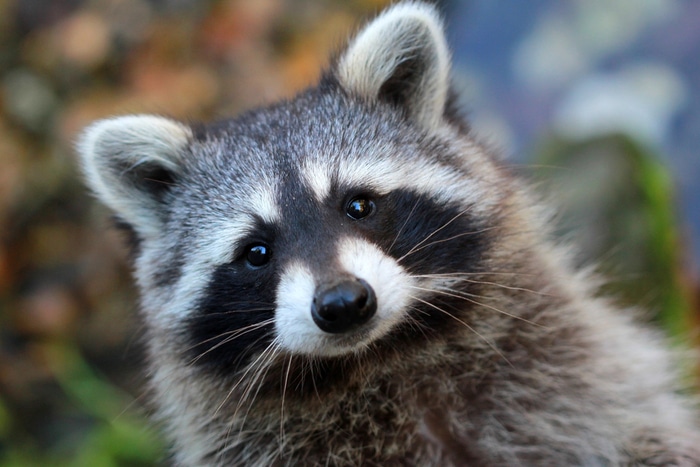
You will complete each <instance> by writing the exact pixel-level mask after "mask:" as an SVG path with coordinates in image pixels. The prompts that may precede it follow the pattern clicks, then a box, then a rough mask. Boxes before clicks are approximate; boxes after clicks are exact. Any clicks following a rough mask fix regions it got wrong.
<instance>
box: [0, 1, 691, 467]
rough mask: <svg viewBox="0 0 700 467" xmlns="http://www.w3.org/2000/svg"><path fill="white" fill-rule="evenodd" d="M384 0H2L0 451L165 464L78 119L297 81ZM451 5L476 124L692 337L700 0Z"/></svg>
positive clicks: (126, 295) (122, 273)
mask: <svg viewBox="0 0 700 467" xmlns="http://www.w3.org/2000/svg"><path fill="white" fill-rule="evenodd" d="M387 3H388V2H386V1H384V0H358V1H354V2H348V1H341V0H317V1H310V0H256V1H255V2H253V1H244V0H217V1H194V0H92V1H87V0H51V1H48V0H0V467H6V466H33V465H37V466H38V465H41V466H47V465H48V466H53V465H55V466H82V465H85V466H121V465H124V466H131V465H134V466H138V465H143V466H149V465H158V463H159V459H161V458H162V453H163V442H162V441H161V440H160V438H159V437H158V435H157V433H156V432H155V431H154V430H151V429H149V428H148V424H147V422H146V417H147V415H148V408H147V404H145V401H144V400H143V399H144V395H145V393H144V392H145V391H144V385H143V378H144V374H143V372H142V370H140V368H141V366H142V365H141V362H142V345H141V342H140V339H139V335H140V324H139V322H138V319H137V317H136V311H137V310H136V305H135V304H136V296H135V291H134V287H133V285H132V283H131V279H130V277H129V273H130V270H129V265H128V262H127V260H126V254H125V250H124V249H123V247H122V246H121V243H120V240H121V239H120V238H119V235H117V233H116V232H115V231H114V230H112V229H111V228H110V221H109V213H107V212H106V211H105V210H104V209H103V208H101V207H100V206H97V205H96V203H94V202H93V200H92V199H91V198H90V196H89V194H88V193H86V190H85V188H84V187H83V185H82V183H81V181H80V177H79V174H78V171H77V169H76V161H75V155H74V153H73V149H72V145H73V142H74V141H75V138H76V135H77V133H78V132H79V131H80V129H81V128H83V127H84V126H85V125H87V124H89V123H90V122H91V121H92V120H94V119H97V118H101V117H106V116H110V115H115V114H124V113H136V112H149V113H158V114H163V115H168V116H172V117H175V118H180V119H185V120H200V119H213V118H220V117H223V116H230V115H233V114H236V113H238V112H240V111H242V110H244V109H246V108H249V107H252V106H256V105H260V104H264V103H266V102H270V101H272V100H275V99H277V98H280V97H287V96H291V95H293V94H294V92H295V91H297V90H299V89H301V88H303V87H304V86H306V85H308V84H310V83H313V82H314V80H315V79H316V78H317V76H318V74H319V70H320V69H321V67H323V66H324V65H325V64H327V57H328V54H329V53H331V52H332V51H335V50H337V49H338V47H340V46H341V45H342V44H343V43H344V41H345V38H346V37H347V35H348V34H350V33H351V32H352V31H353V30H354V29H355V28H356V27H357V25H358V24H360V22H361V20H362V19H363V18H367V17H368V16H371V15H372V14H374V13H376V12H377V11H378V10H379V9H381V7H382V6H384V5H386V4H387ZM439 5H440V7H441V8H442V10H443V12H444V14H445V18H446V20H447V24H448V36H449V40H450V43H451V46H452V49H453V51H454V61H455V65H454V68H455V69H454V81H455V84H456V86H457V88H458V89H459V91H460V93H461V99H462V108H463V109H464V112H465V115H467V116H468V118H469V119H470V121H471V122H472V124H473V127H474V128H475V131H476V132H477V134H478V135H479V136H480V138H481V139H483V140H484V141H486V142H488V143H490V144H492V145H494V146H495V147H498V148H500V150H501V152H502V153H503V155H504V157H505V158H506V163H507V164H509V165H511V166H512V167H513V169H514V170H516V171H518V172H521V173H522V174H523V175H524V176H526V177H529V178H531V179H532V180H533V181H534V182H535V183H536V184H537V186H538V187H539V188H540V189H541V191H542V193H543V194H544V196H545V197H549V198H551V201H552V202H553V203H555V204H556V206H557V207H558V208H559V210H560V218H559V222H558V224H557V226H556V232H557V235H559V236H561V238H562V239H563V240H564V241H571V242H575V243H577V244H578V245H580V246H581V252H580V255H579V257H578V261H579V262H580V264H582V265H591V264H596V265H597V267H598V269H599V270H601V272H603V273H604V274H605V275H606V276H607V278H608V279H609V284H608V285H607V286H606V292H609V293H611V294H612V295H613V296H614V297H615V300H617V301H618V302H619V303H620V304H621V305H623V306H641V307H643V308H644V309H646V310H649V312H648V314H647V315H646V316H647V317H648V319H649V320H650V321H654V322H656V323H658V324H659V325H660V326H662V327H663V328H664V329H665V330H666V331H667V332H668V334H669V335H670V336H672V338H673V340H674V341H675V342H677V343H678V345H683V346H694V347H695V348H697V343H698V336H697V329H698V323H699V322H700V320H699V318H700V305H699V303H700V281H699V274H698V273H699V269H698V265H699V264H700V155H698V154H697V150H698V148H700V58H699V57H700V2H694V1H692V0H686V1H682V0H648V1H645V2H639V1H637V0H567V1H563V2H562V1H555V0H533V1H529V2H511V1H499V0H471V1H466V0H465V1H458V0H453V1H444V2H440V3H439ZM687 373H688V377H689V381H695V379H696V377H697V368H687Z"/></svg>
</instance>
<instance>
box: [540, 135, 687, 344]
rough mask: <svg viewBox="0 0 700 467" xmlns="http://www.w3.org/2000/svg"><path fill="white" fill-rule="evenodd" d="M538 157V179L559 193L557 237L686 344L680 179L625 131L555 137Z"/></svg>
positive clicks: (627, 299)
mask: <svg viewBox="0 0 700 467" xmlns="http://www.w3.org/2000/svg"><path fill="white" fill-rule="evenodd" d="M538 154H539V158H538V160H537V162H538V164H540V165H539V167H540V169H539V172H540V173H539V174H538V175H539V177H540V178H543V179H544V182H543V183H544V185H545V186H546V187H547V191H551V192H553V193H556V195H557V204H558V208H559V209H560V211H561V222H560V226H559V229H558V234H559V235H560V236H562V237H563V238H566V239H572V240H574V243H576V244H577V245H582V247H583V252H582V258H581V263H584V264H591V263H592V264H595V265H596V266H597V268H598V269H599V270H600V271H601V272H602V273H603V274H604V276H605V277H606V279H608V280H609V281H610V282H609V284H608V286H607V287H606V289H607V291H609V292H612V294H613V295H614V296H617V297H618V298H619V299H620V300H621V301H622V302H623V304H627V305H634V306H640V305H641V306H642V307H643V308H645V309H650V310H651V311H652V312H653V317H654V318H655V319H657V320H658V321H659V322H660V323H661V324H662V325H663V326H664V327H665V328H666V329H667V331H668V332H669V334H670V335H672V336H674V337H677V338H679V339H681V340H687V338H688V337H689V336H688V335H687V331H688V328H689V325H690V311H691V310H690V304H689V299H688V297H687V292H686V291H685V290H684V287H683V282H682V277H681V270H680V265H681V258H682V250H681V244H680V241H679V238H680V234H679V231H678V227H677V225H678V221H677V218H676V207H675V203H674V201H675V199H674V191H673V181H672V177H671V174H670V172H669V170H668V168H667V167H666V166H665V165H664V164H663V163H661V162H660V157H659V155H658V154H657V153H655V152H654V151H653V150H651V149H649V148H647V147H644V146H642V145H641V144H638V143H637V142H635V141H634V140H632V139H630V138H629V137H627V136H624V135H619V134H617V135H608V136H601V137H598V138H593V139H590V140H585V141H580V142H572V141H566V140H563V139H559V138H552V139H550V140H549V141H548V142H547V143H546V144H544V145H543V147H542V148H541V149H540V150H539V151H538Z"/></svg>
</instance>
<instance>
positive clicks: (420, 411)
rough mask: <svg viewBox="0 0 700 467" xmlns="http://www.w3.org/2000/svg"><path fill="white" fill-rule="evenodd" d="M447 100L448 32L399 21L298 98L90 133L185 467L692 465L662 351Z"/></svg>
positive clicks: (683, 405)
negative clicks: (206, 119)
mask: <svg viewBox="0 0 700 467" xmlns="http://www.w3.org/2000/svg"><path fill="white" fill-rule="evenodd" d="M449 96H450V87H449V53H448V50H447V47H446V44H445V39H444V36H443V31H442V26H441V23H440V20H439V17H438V15H437V14H436V13H435V11H434V10H433V8H432V7H430V6H427V5H424V4H421V3H404V4H398V5H396V6H394V7H392V8H390V9H389V10H387V11H386V12H384V13H383V14H382V15H380V16H379V17H377V18H376V19H375V20H374V21H373V22H371V23H370V24H369V25H367V26H366V27H365V28H364V29H363V30H362V31H361V32H360V33H359V34H358V35H357V36H356V37H355V38H354V39H353V40H351V42H350V43H349V45H348V47H347V49H346V50H345V52H344V53H343V54H341V55H340V57H339V58H338V60H337V61H336V62H335V63H334V65H333V66H332V67H331V69H330V70H329V71H328V72H327V73H326V74H325V75H324V76H323V77H322V79H321V80H320V83H319V84H318V85H317V86H316V87H314V88H311V89H308V90H306V91H305V92H303V93H301V94H300V95H298V96H297V97H295V98H294V99H291V100H289V101H286V102H281V103H278V104H276V105H272V106H269V107H266V108H263V109H260V110H254V111H251V112H248V113H246V114H244V115H241V116H240V117H238V118H236V119H231V120H225V121H221V122H216V123H211V124H205V125H186V124H184V123H180V122H176V121H173V120H170V119H166V118H163V117H157V116H145V115H139V116H125V117H118V118H114V119H108V120H103V121H100V122H97V123H95V124H94V125H92V126H91V127H90V128H89V129H88V130H87V131H86V132H85V134H84V136H83V138H82V140H81V141H80V143H79V151H80V153H81V155H82V159H83V167H84V172H85V174H86V178H87V181H88V183H89V184H90V186H91V187H92V189H93V190H94V192H95V193H96V194H97V196H98V197H99V198H100V199H101V200H102V201H103V202H104V203H105V204H106V205H107V206H109V207H110V208H112V209H113V210H114V211H115V212H116V213H117V215H118V216H119V218H120V219H121V221H123V222H124V223H125V224H126V225H128V226H129V228H130V229H131V230H132V231H133V233H134V236H135V238H136V239H137V242H136V244H135V245H134V258H135V277H136V281H137V283H138V286H139V288H140V291H141V308H142V311H143V317H144V319H145V321H146V324H147V336H146V337H147V343H148V347H149V361H150V372H151V380H152V388H153V391H154V402H155V404H156V406H157V408H158V414H159V417H160V420H161V421H162V422H163V424H164V426H165V429H166V431H167V433H168V434H169V436H170V438H171V440H172V442H173V462H174V463H175V464H176V465H183V466H185V465H198V466H200V465H212V466H213V465H265V466H267V465H298V464H304V465H618V464H623V465H629V464H635V465H636V464H638V465H669V464H673V465H700V464H699V463H698V460H699V459H700V450H699V446H700V436H698V431H697V429H696V428H695V426H694V417H695V415H694V413H693V412H692V410H691V408H689V406H688V401H685V400H684V399H683V398H682V397H680V396H679V395H677V394H676V390H677V386H676V381H675V375H674V371H673V366H672V363H671V360H670V358H669V352H668V351H667V350H664V344H663V342H662V339H661V338H660V337H659V336H658V335H656V334H655V333H654V332H652V331H649V330H647V329H645V328H643V327H641V326H638V325H637V324H635V323H634V322H633V320H632V319H631V318H630V317H629V316H628V314H627V313H623V312H621V311H619V310H616V309H614V308H613V307H612V306H611V305H610V304H609V303H607V302H606V301H605V300H604V299H601V298H597V297H596V296H595V294H594V290H593V286H592V285H590V283H591V282H592V280H591V279H590V278H588V277H587V276H586V275H585V274H582V273H578V272H576V271H574V270H573V269H572V268H571V267H570V266H569V265H568V260H567V256H566V251H564V250H560V249H558V247H556V246H555V245H554V244H552V243H551V242H550V240H548V229H547V226H546V223H547V215H546V211H545V210H543V209H541V208H540V207H538V204H537V203H536V202H535V200H534V199H533V197H532V195H531V194H530V193H529V191H528V190H527V188H526V187H525V186H523V185H522V183H521V182H520V181H519V180H518V179H517V178H515V177H514V176H513V175H512V174H510V173H509V171H508V170H507V169H505V168H504V167H503V166H501V165H500V164H499V162H498V159H497V158H495V157H494V156H493V155H492V154H490V152H489V151H488V150H487V149H486V148H484V147H483V146H482V145H480V144H479V143H478V142H477V141H475V139H474V138H473V137H472V135H471V134H470V132H469V129H468V128H467V126H466V125H465V124H464V123H463V122H462V121H461V120H460V119H459V118H458V116H457V114H456V113H455V112H454V111H453V110H452V109H451V106H450V99H449Z"/></svg>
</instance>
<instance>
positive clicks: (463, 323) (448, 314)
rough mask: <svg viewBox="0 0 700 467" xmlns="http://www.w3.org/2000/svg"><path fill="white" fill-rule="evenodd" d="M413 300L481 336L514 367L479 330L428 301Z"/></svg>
mask: <svg viewBox="0 0 700 467" xmlns="http://www.w3.org/2000/svg"><path fill="white" fill-rule="evenodd" d="M411 298H412V299H413V300H416V301H418V302H421V303H423V304H424V305H427V306H429V307H431V308H434V309H435V310H437V311H439V312H440V313H444V314H445V315H447V316H448V317H450V318H452V319H453V320H455V321H457V322H458V323H460V324H461V325H463V326H464V327H466V328H467V329H469V330H470V331H471V332H473V333H474V334H476V335H477V336H479V337H480V338H481V340H483V341H484V342H486V344H487V345H488V346H489V347H491V350H493V351H494V352H496V353H497V354H498V355H499V356H500V357H501V358H502V359H503V360H504V361H505V362H506V363H507V364H508V365H510V366H511V367H512V366H513V364H512V363H510V361H509V360H508V359H507V358H506V356H505V355H503V353H502V352H501V351H500V350H498V348H497V347H496V346H495V345H494V344H493V343H492V342H491V341H489V340H488V339H487V338H486V337H484V336H482V335H481V334H480V333H479V332H477V330H476V329H474V328H473V327H472V326H470V325H469V324H467V323H466V322H464V321H463V320H461V319H459V318H458V317H456V316H455V315H453V314H452V313H450V312H448V311H447V310H444V309H442V308H440V307H439V306H437V305H434V304H432V303H430V302H428V301H426V300H423V299H421V298H418V297H411Z"/></svg>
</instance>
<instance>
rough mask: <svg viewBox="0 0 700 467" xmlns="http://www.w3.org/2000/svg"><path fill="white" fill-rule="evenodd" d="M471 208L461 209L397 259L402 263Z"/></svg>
mask: <svg viewBox="0 0 700 467" xmlns="http://www.w3.org/2000/svg"><path fill="white" fill-rule="evenodd" d="M470 210H471V207H469V208H467V209H465V210H463V211H460V212H459V213H457V215H456V216H454V217H453V218H452V219H450V220H449V221H447V222H445V223H444V224H443V225H442V226H441V227H439V228H437V229H435V230H433V231H432V232H431V233H430V234H428V235H427V236H426V237H425V238H424V239H423V240H421V241H420V242H418V243H416V244H415V245H414V246H413V248H411V249H410V250H408V253H406V254H405V255H403V256H402V257H400V258H399V259H398V260H397V262H399V263H400V262H401V261H402V260H403V259H404V258H406V257H407V256H409V255H410V254H412V253H413V251H414V250H415V249H416V248H419V247H420V246H421V245H422V244H424V243H425V242H427V241H428V240H430V238H431V237H432V236H433V235H435V234H437V233H438V232H440V231H441V230H443V229H444V228H446V227H447V226H448V225H450V224H451V223H453V222H454V221H455V220H457V219H458V218H459V217H460V216H462V215H464V214H466V213H467V212H469V211H470Z"/></svg>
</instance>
